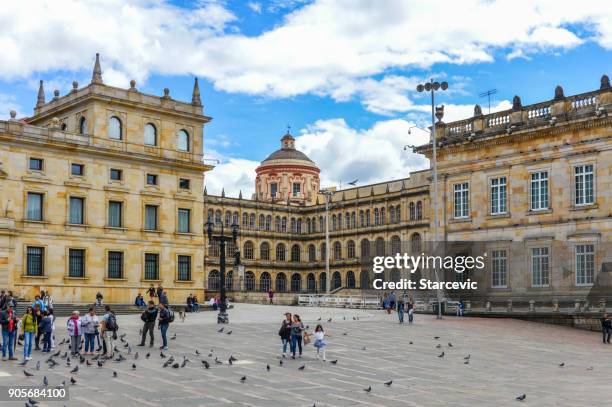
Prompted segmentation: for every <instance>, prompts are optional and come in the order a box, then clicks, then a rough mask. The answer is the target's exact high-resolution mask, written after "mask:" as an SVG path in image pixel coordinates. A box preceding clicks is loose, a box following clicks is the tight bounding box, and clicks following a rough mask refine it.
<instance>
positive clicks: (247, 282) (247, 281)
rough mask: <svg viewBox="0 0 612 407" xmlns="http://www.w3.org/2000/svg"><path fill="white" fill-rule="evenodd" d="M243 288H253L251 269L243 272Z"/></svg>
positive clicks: (251, 289)
mask: <svg viewBox="0 0 612 407" xmlns="http://www.w3.org/2000/svg"><path fill="white" fill-rule="evenodd" d="M244 289H245V290H247V291H254V290H255V274H253V272H252V271H247V272H246V273H244Z"/></svg>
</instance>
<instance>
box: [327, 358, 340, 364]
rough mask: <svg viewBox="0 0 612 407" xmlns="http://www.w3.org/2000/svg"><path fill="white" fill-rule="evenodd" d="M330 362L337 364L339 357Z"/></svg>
mask: <svg viewBox="0 0 612 407" xmlns="http://www.w3.org/2000/svg"><path fill="white" fill-rule="evenodd" d="M329 363H331V364H332V365H335V364H336V363H338V359H336V360H332V361H330V362H329Z"/></svg>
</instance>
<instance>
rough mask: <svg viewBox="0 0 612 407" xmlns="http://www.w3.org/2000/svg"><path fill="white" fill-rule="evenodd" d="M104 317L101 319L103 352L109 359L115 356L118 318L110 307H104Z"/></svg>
mask: <svg viewBox="0 0 612 407" xmlns="http://www.w3.org/2000/svg"><path fill="white" fill-rule="evenodd" d="M104 311H105V313H104V315H103V316H102V318H100V332H101V334H102V352H103V353H104V355H105V356H107V357H113V356H114V355H115V353H114V349H115V340H116V339H117V330H118V329H119V325H117V316H116V315H115V313H114V312H113V311H112V310H111V308H110V306H109V305H105V306H104Z"/></svg>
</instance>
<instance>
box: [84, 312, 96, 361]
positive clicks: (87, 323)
mask: <svg viewBox="0 0 612 407" xmlns="http://www.w3.org/2000/svg"><path fill="white" fill-rule="evenodd" d="M81 326H82V327H83V334H85V353H84V354H85V355H93V354H94V346H95V340H96V331H97V330H98V327H99V326H100V319H99V318H98V316H97V315H96V312H95V310H94V307H89V310H88V313H87V314H86V315H85V316H84V317H83V318H82V319H81Z"/></svg>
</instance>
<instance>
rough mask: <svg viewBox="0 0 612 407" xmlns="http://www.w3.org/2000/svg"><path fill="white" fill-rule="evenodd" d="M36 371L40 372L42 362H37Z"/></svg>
mask: <svg viewBox="0 0 612 407" xmlns="http://www.w3.org/2000/svg"><path fill="white" fill-rule="evenodd" d="M36 370H40V360H38V361H36Z"/></svg>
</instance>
